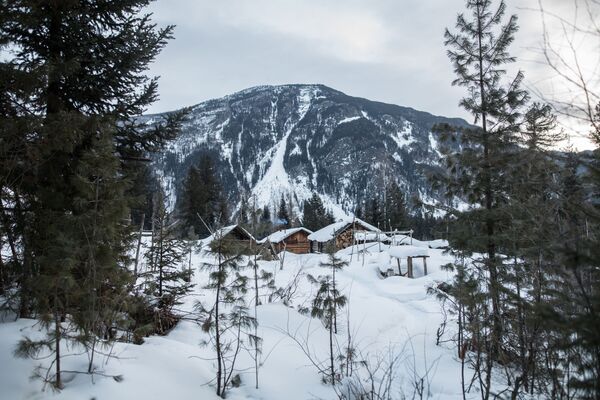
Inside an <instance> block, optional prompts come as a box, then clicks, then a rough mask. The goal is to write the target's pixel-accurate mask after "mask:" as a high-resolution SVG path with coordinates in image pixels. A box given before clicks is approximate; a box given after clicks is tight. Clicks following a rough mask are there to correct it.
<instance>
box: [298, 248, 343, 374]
mask: <svg viewBox="0 0 600 400" xmlns="http://www.w3.org/2000/svg"><path fill="white" fill-rule="evenodd" d="M328 257H329V260H328V262H324V263H321V266H323V267H326V268H331V274H327V275H323V276H319V277H317V278H315V277H313V276H312V275H308V276H307V278H308V280H309V282H311V283H312V284H313V285H315V286H316V287H317V292H316V293H315V296H314V298H313V299H312V302H311V305H310V308H309V309H308V311H310V315H311V317H313V318H319V319H321V320H322V321H323V323H324V325H325V327H326V328H327V330H328V331H329V382H330V383H331V384H332V385H335V383H336V381H337V375H336V370H335V359H336V358H338V357H337V356H336V354H335V350H334V334H337V314H338V310H339V309H341V308H343V307H344V306H345V305H346V301H347V299H346V296H344V295H343V294H341V292H340V290H339V289H338V288H337V286H336V280H335V272H336V271H337V270H340V269H342V268H343V267H344V266H347V265H348V263H347V262H346V261H343V260H341V259H340V258H339V257H337V256H336V255H335V253H334V252H333V251H330V252H329V254H328Z"/></svg>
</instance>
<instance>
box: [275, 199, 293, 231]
mask: <svg viewBox="0 0 600 400" xmlns="http://www.w3.org/2000/svg"><path fill="white" fill-rule="evenodd" d="M277 220H278V221H277V223H278V224H279V225H280V226H281V227H282V228H284V229H287V228H290V227H291V226H292V225H291V223H292V221H291V220H290V213H289V211H288V206H287V204H286V202H285V197H284V196H283V194H282V195H281V200H280V201H279V208H278V209H277Z"/></svg>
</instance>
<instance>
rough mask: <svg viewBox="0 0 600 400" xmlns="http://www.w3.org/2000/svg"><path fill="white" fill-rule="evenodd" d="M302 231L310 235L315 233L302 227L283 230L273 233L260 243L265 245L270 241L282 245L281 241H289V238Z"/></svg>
mask: <svg viewBox="0 0 600 400" xmlns="http://www.w3.org/2000/svg"><path fill="white" fill-rule="evenodd" d="M300 231H304V232H306V233H308V234H309V235H310V234H311V233H313V232H312V231H311V230H308V229H306V228H302V227H300V228H290V229H282V230H279V231H277V232H273V233H271V234H270V235H269V236H267V237H266V238H264V239H261V240H259V241H258V243H260V244H262V243H265V242H267V241H269V242H271V243H280V242H281V241H283V240H285V239H287V238H288V237H290V236H292V235H293V234H294V233H296V232H300Z"/></svg>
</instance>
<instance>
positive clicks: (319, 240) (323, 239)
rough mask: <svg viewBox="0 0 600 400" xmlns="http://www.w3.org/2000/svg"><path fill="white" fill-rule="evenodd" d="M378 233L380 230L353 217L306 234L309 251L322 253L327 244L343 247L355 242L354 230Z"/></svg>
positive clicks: (337, 247) (338, 247)
mask: <svg viewBox="0 0 600 400" xmlns="http://www.w3.org/2000/svg"><path fill="white" fill-rule="evenodd" d="M359 231H360V232H362V233H363V234H364V232H373V233H375V234H376V233H380V230H379V229H377V228H376V227H374V226H373V225H371V224H368V223H366V222H365V221H363V220H361V219H358V218H354V219H346V220H343V221H339V222H335V223H333V224H331V225H327V226H326V227H324V228H322V229H319V230H318V231H316V232H314V233H312V234H310V235H308V240H309V241H310V252H311V253H322V252H323V251H325V250H326V249H327V247H328V246H335V249H337V250H339V249H345V248H346V247H350V246H352V245H353V244H354V243H355V239H356V238H355V233H356V232H359Z"/></svg>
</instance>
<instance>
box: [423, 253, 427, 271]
mask: <svg viewBox="0 0 600 400" xmlns="http://www.w3.org/2000/svg"><path fill="white" fill-rule="evenodd" d="M423 270H424V271H425V275H427V257H423Z"/></svg>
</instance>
